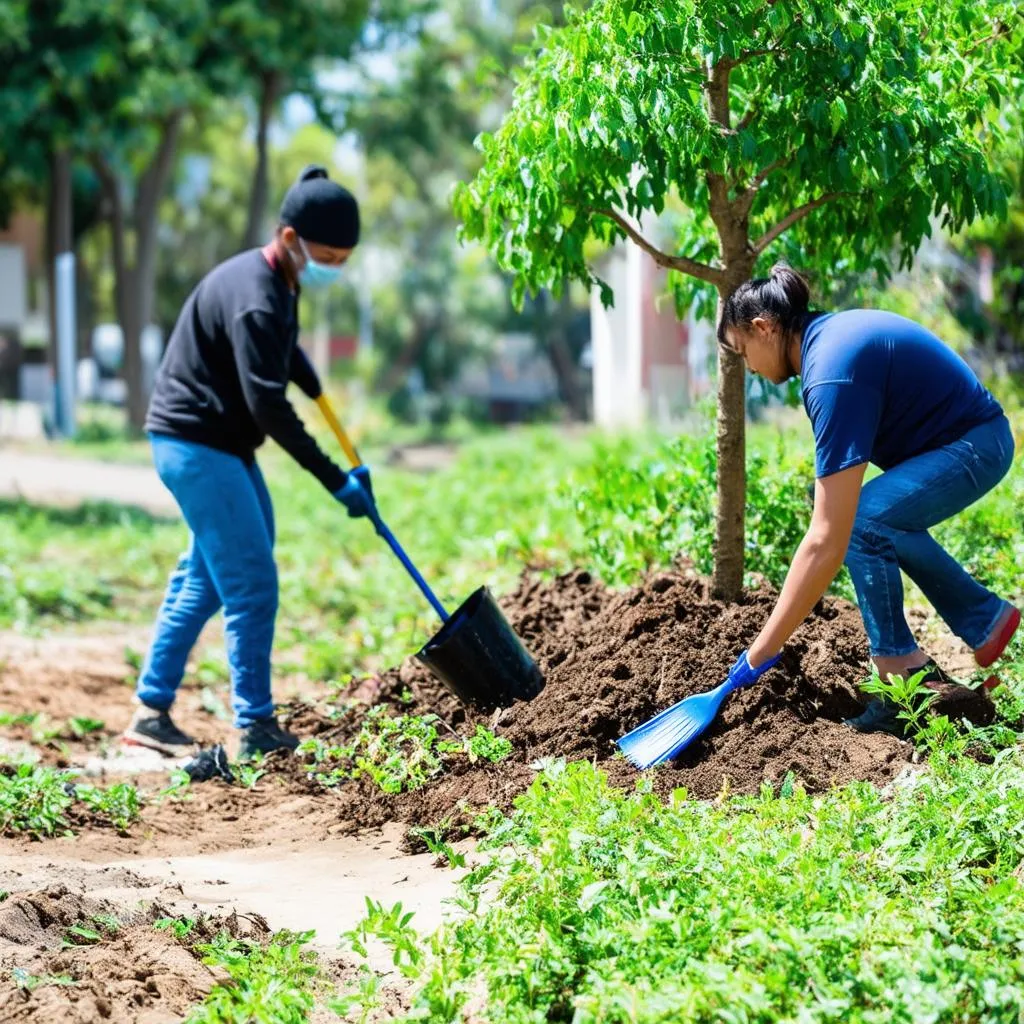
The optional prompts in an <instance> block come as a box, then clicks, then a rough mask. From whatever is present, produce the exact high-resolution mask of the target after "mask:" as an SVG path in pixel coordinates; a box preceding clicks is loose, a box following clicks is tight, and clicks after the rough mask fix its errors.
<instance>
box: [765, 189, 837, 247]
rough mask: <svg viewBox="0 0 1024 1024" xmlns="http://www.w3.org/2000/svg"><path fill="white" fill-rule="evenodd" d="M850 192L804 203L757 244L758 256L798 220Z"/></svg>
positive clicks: (827, 194) (829, 194) (835, 193)
mask: <svg viewBox="0 0 1024 1024" xmlns="http://www.w3.org/2000/svg"><path fill="white" fill-rule="evenodd" d="M849 194H850V193H849V192H826V193H825V194H824V195H822V196H818V198H817V199H812V200H811V201H810V202H807V203H804V204H803V205H802V206H798V207H797V208H796V209H795V210H793V211H792V212H790V213H788V214H786V216H785V217H783V218H782V220H780V221H779V222H778V224H776V225H775V226H774V227H773V228H769V230H768V231H766V232H765V233H764V234H763V235H762V236H761V237H760V238H759V239H758V240H757V241H756V242H755V243H754V252H755V253H756V254H757V255H759V256H760V255H761V253H763V252H764V251H765V249H767V248H768V246H769V245H771V244H772V242H774V241H775V239H776V238H778V237H779V235H781V234H782V233H783V232H784V231H788V230H789V229H790V228H791V227H792V226H793V225H794V224H795V223H796V222H797V221H798V220H803V218H804V217H806V216H807V214H809V213H811V211H813V210H816V209H817V208H818V207H819V206H824V205H825V204H826V203H828V202H831V201H832V200H833V199H835V198H836V197H837V196H842V195H849Z"/></svg>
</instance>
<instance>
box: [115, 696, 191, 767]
mask: <svg viewBox="0 0 1024 1024" xmlns="http://www.w3.org/2000/svg"><path fill="white" fill-rule="evenodd" d="M121 742H122V743H127V744H129V745H130V746H136V747H148V748H149V749H150V750H159V751H160V753H161V754H166V755H167V756H168V757H185V756H187V755H188V754H191V753H192V751H193V750H194V748H195V746H196V741H195V740H194V739H193V738H192V737H191V736H189V734H188V733H187V732H182V731H181V730H180V729H179V728H178V727H177V726H176V725H175V724H174V722H173V721H172V719H171V715H170V712H169V711H160V710H158V709H157V708H150V707H146V705H145V704H143V705H142V707H140V708H139V709H138V711H136V712H135V714H134V715H132V720H131V722H130V723H129V725H128V728H127V729H125V731H124V733H123V734H122V735H121Z"/></svg>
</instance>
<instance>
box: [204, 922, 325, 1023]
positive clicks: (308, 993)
mask: <svg viewBox="0 0 1024 1024" xmlns="http://www.w3.org/2000/svg"><path fill="white" fill-rule="evenodd" d="M312 937H313V933H312V932H304V933H302V934H295V933H292V932H287V931H281V932H278V933H276V934H275V935H274V936H273V937H272V938H271V940H270V941H269V942H268V943H266V944H265V945H264V944H260V943H257V942H253V941H250V940H247V939H233V938H231V937H230V936H228V935H219V936H217V938H216V939H214V941H213V942H211V943H206V944H204V945H200V946H198V947H196V948H197V950H198V952H200V953H201V954H202V955H203V963H205V964H207V965H208V966H210V967H214V968H219V969H221V970H222V971H225V972H226V973H227V976H228V980H227V981H218V982H217V984H216V985H214V987H213V989H212V990H211V992H210V994H209V995H208V996H207V997H206V998H205V999H204V1000H203V1002H202V1003H201V1004H200V1005H199V1006H198V1007H196V1008H195V1009H194V1010H193V1011H192V1012H191V1013H190V1014H189V1015H188V1016H187V1017H186V1018H185V1024H252V1022H256V1021H265V1022H267V1024H271V1022H273V1024H305V1022H306V1021H307V1020H309V1014H310V1013H311V1011H312V1009H313V1006H314V1003H315V988H316V986H317V983H318V980H319V976H320V971H319V968H318V966H317V964H316V957H315V955H314V954H313V953H312V952H311V951H309V950H308V949H306V946H307V944H308V943H309V941H310V939H312Z"/></svg>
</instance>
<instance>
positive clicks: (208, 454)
mask: <svg viewBox="0 0 1024 1024" xmlns="http://www.w3.org/2000/svg"><path fill="white" fill-rule="evenodd" d="M150 441H151V443H152V446H153V461H154V463H155V464H156V471H157V473H158V474H159V476H160V479H161V480H162V481H163V482H164V485H165V486H166V487H167V489H168V490H169V491H170V492H171V494H173V495H174V498H175V500H176V501H177V503H178V506H179V507H180V508H181V512H182V515H183V516H184V517H185V522H186V523H187V524H188V528H189V543H188V549H187V551H186V552H185V553H184V554H183V555H182V556H181V559H180V560H179V562H178V566H177V568H176V569H175V571H174V572H173V573H171V577H170V580H169V582H168V584H167V592H166V594H165V595H164V600H163V604H162V605H161V607H160V612H159V614H158V615H157V620H156V630H155V634H154V637H153V642H152V645H151V646H150V648H149V653H148V655H147V657H146V661H145V664H144V665H143V668H142V674H141V676H140V677H139V684H138V688H137V690H136V694H137V696H138V697H139V699H140V700H141V701H143V703H145V704H147V705H149V706H150V707H153V708H161V709H164V708H169V707H170V706H171V704H172V703H173V702H174V697H175V694H176V692H177V690H178V687H179V686H180V685H181V680H182V677H183V676H184V674H185V663H186V661H187V660H188V656H189V653H190V652H191V650H192V648H193V646H194V645H195V642H196V640H197V639H198V638H199V634H200V632H201V631H202V628H203V626H205V625H206V623H207V622H208V621H209V619H210V618H211V617H212V616H213V615H214V614H215V613H216V612H217V611H218V610H219V609H220V608H222V607H223V609H224V641H225V647H226V648H227V656H228V665H229V667H230V670H231V706H232V709H233V711H234V716H235V725H236V726H237V727H238V728H240V729H242V728H245V727H246V726H248V725H251V724H252V723H253V722H254V721H256V720H257V719H260V718H266V717H267V716H268V715H271V714H273V711H274V703H273V699H272V698H271V694H270V650H271V647H272V646H273V642H274V619H275V618H276V616H277V567H276V566H275V564H274V553H273V548H274V511H273V507H272V505H271V503H270V495H269V493H268V492H267V486H266V484H265V483H264V481H263V475H262V474H261V473H260V470H259V467H258V466H257V465H256V464H255V463H252V464H251V465H249V464H246V463H245V462H243V461H242V460H241V459H240V458H238V457H236V456H234V455H228V454H227V453H225V452H220V451H216V450H215V449H213V448H208V447H206V446H205V445H201V444H195V443H193V442H191V441H182V440H179V439H178V438H173V437H166V436H163V435H159V434H152V435H150Z"/></svg>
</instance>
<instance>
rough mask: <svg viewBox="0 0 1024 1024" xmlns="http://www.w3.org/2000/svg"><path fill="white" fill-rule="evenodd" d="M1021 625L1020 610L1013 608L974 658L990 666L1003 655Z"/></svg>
mask: <svg viewBox="0 0 1024 1024" xmlns="http://www.w3.org/2000/svg"><path fill="white" fill-rule="evenodd" d="M1019 625H1020V612H1019V611H1018V610H1017V609H1016V608H1011V609H1010V610H1009V612H1008V613H1007V614H1006V615H1004V616H1003V619H1002V621H1001V622H1000V623H999V625H997V626H996V628H995V629H994V630H993V632H992V635H991V636H990V637H989V638H988V640H986V641H985V643H983V644H982V645H981V647H979V648H978V649H977V650H976V651H975V652H974V660H975V661H976V662H977V663H978V664H979V665H980V666H981V667H982V668H988V667H989V665H991V664H993V662H996V661H998V660H999V658H1001V657H1002V654H1003V651H1005V650H1006V648H1007V645H1008V644H1009V643H1010V641H1011V640H1012V639H1013V634H1014V633H1016V632H1017V627H1018V626H1019Z"/></svg>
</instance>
